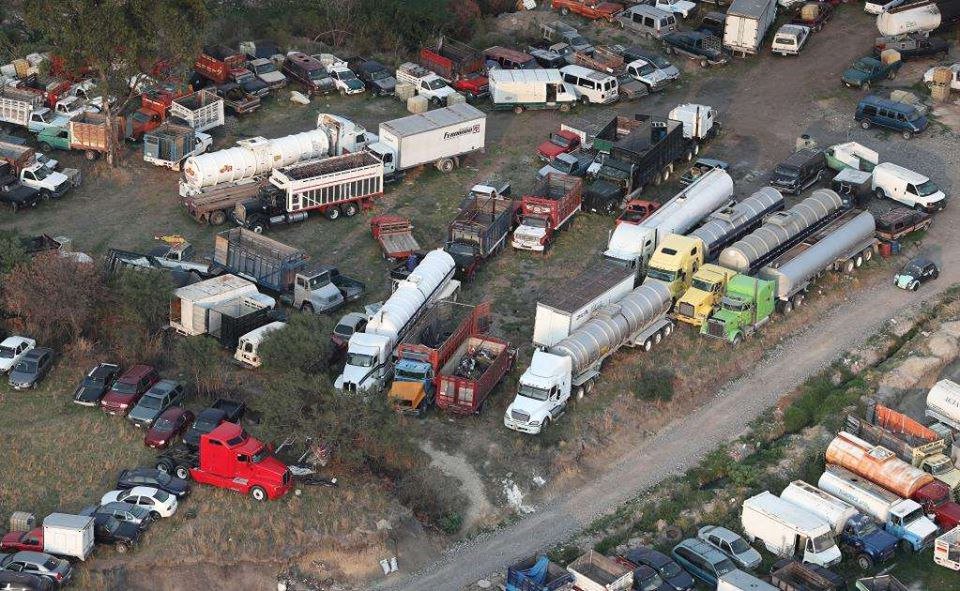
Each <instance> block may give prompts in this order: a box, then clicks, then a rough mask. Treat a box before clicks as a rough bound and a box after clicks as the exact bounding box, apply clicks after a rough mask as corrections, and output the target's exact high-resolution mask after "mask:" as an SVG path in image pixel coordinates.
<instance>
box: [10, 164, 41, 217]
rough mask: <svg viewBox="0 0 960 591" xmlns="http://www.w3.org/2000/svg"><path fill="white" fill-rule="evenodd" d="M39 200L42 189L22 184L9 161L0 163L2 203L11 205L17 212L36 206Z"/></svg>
mask: <svg viewBox="0 0 960 591" xmlns="http://www.w3.org/2000/svg"><path fill="white" fill-rule="evenodd" d="M39 201H40V191H38V190H37V189H32V188H30V187H25V186H23V185H21V184H20V180H19V179H18V178H17V175H16V174H15V173H14V172H13V169H12V167H11V166H10V163H9V162H4V163H2V164H0V203H5V204H7V205H9V206H10V209H12V210H13V211H14V212H16V211H19V210H21V209H24V208H27V207H36V206H37V203H38V202H39Z"/></svg>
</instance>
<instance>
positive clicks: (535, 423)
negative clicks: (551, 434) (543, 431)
mask: <svg viewBox="0 0 960 591" xmlns="http://www.w3.org/2000/svg"><path fill="white" fill-rule="evenodd" d="M529 425H530V426H531V427H539V426H540V421H530V423H529Z"/></svg>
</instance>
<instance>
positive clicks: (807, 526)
mask: <svg viewBox="0 0 960 591" xmlns="http://www.w3.org/2000/svg"><path fill="white" fill-rule="evenodd" d="M743 505H744V507H747V506H749V507H750V508H752V509H754V510H755V511H758V512H760V513H763V514H765V515H769V516H770V517H772V518H774V519H776V520H777V521H780V522H781V523H784V524H788V525H790V526H791V527H793V528H795V529H798V530H802V531H812V530H815V529H823V528H826V529H833V528H831V527H830V526H829V525H828V524H827V522H826V521H824V520H823V519H822V518H820V517H818V516H816V515H814V514H813V513H810V512H809V511H807V510H806V509H801V508H800V507H797V506H796V505H794V504H793V503H788V502H787V501H784V500H783V499H781V498H780V497H778V496H776V495H775V494H773V493H771V492H770V491H764V492H762V493H760V494H758V495H756V496H754V497H750V498H749V499H747V500H746V501H744V502H743Z"/></svg>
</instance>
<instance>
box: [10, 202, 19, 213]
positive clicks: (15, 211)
mask: <svg viewBox="0 0 960 591" xmlns="http://www.w3.org/2000/svg"><path fill="white" fill-rule="evenodd" d="M18 209H20V206H19V205H17V204H16V203H11V204H10V211H12V212H13V213H17V210H18Z"/></svg>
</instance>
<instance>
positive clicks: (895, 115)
mask: <svg viewBox="0 0 960 591" xmlns="http://www.w3.org/2000/svg"><path fill="white" fill-rule="evenodd" d="M853 118H854V119H856V120H857V121H859V122H860V127H862V128H864V129H870V126H871V125H876V126H878V127H886V128H887V129H892V130H894V131H899V132H900V134H901V135H902V136H903V139H905V140H908V139H910V138H911V137H913V134H915V133H920V132H921V131H923V130H924V129H926V128H927V118H926V117H924V116H923V115H921V114H920V111H917V109H916V108H915V107H914V106H913V105H908V104H907V103H900V102H897V101H891V100H888V99H884V98H880V97H878V96H873V95H870V96H867V97H864V98H863V99H861V100H860V103H859V104H858V105H857V112H856V113H855V114H854V116H853Z"/></svg>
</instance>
